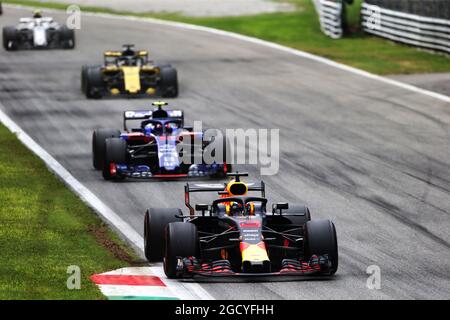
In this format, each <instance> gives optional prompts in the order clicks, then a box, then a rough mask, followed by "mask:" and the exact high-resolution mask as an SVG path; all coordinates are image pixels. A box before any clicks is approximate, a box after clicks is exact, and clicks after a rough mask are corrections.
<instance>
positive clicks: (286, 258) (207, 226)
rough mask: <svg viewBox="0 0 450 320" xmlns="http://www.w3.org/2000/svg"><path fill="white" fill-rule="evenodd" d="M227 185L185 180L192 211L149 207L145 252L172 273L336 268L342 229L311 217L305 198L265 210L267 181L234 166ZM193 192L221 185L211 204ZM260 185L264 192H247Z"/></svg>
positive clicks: (294, 272)
mask: <svg viewBox="0 0 450 320" xmlns="http://www.w3.org/2000/svg"><path fill="white" fill-rule="evenodd" d="M228 175H229V176H231V177H233V178H232V180H231V181H230V182H229V183H228V184H194V185H190V184H186V186H185V203H186V206H187V208H188V210H189V213H188V214H183V212H182V210H181V209H148V210H147V212H146V213H145V221H144V241H145V243H144V246H145V255H146V258H147V260H148V261H149V262H157V261H163V262H164V271H165V274H166V275H167V277H169V278H190V277H194V276H204V277H227V276H234V277H261V276H263V277H265V276H305V275H311V276H316V275H325V276H330V275H333V274H334V273H336V271H337V269H338V245H337V237H336V229H335V226H334V224H333V223H332V222H331V221H329V220H311V214H310V211H309V209H308V208H307V207H306V206H304V205H294V204H288V203H276V204H273V205H272V210H271V212H268V211H267V202H268V201H267V199H266V198H265V185H264V183H263V182H260V183H245V182H242V181H241V179H240V178H241V177H243V176H247V175H248V174H246V173H229V174H228ZM193 192H217V193H218V194H219V196H218V198H216V199H215V200H213V201H212V202H211V203H210V204H197V205H195V208H194V207H193V206H192V205H191V202H190V195H191V193H193ZM250 192H259V193H260V196H253V195H249V193H250Z"/></svg>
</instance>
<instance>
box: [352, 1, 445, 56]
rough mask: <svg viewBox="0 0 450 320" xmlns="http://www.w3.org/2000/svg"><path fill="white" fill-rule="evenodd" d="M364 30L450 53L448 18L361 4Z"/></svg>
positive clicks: (394, 39)
mask: <svg viewBox="0 0 450 320" xmlns="http://www.w3.org/2000/svg"><path fill="white" fill-rule="evenodd" d="M361 17H362V26H363V29H364V31H365V32H367V33H370V34H373V35H376V36H380V37H383V38H387V39H390V40H393V41H398V42H402V43H406V44H410V45H414V46H418V47H423V48H428V49H433V50H439V51H445V52H449V53H450V20H445V19H438V18H431V17H424V16H420V15H415V14H410V13H404V12H399V11H394V10H390V9H385V8H381V7H379V6H376V5H371V4H367V3H363V5H362V9H361Z"/></svg>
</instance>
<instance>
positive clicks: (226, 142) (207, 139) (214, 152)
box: [177, 121, 280, 176]
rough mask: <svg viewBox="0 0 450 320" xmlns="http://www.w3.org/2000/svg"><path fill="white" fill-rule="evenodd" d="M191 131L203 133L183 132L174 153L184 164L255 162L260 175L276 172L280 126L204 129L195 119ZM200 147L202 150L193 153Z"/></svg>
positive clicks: (250, 163) (278, 156) (248, 163)
mask: <svg viewBox="0 0 450 320" xmlns="http://www.w3.org/2000/svg"><path fill="white" fill-rule="evenodd" d="M193 132H194V133H196V132H202V133H203V134H202V135H197V134H192V135H183V141H182V143H180V144H178V146H177V149H178V150H177V152H178V154H180V155H181V156H180V162H181V163H183V164H190V165H192V164H196V165H200V164H206V165H212V164H223V163H226V164H232V165H235V164H238V165H258V166H259V167H260V169H261V171H260V172H261V175H264V176H267V175H275V174H277V173H278V170H279V168H280V165H279V159H280V130H279V129H251V128H250V129H242V128H240V129H239V128H238V129H226V130H224V131H221V130H217V129H208V130H203V126H202V122H201V121H195V122H194V127H193ZM193 150H202V152H192V151H193Z"/></svg>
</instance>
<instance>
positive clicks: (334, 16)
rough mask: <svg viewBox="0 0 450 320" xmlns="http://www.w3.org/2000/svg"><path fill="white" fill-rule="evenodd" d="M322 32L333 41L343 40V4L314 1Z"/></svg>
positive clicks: (325, 0) (323, 0) (320, 0)
mask: <svg viewBox="0 0 450 320" xmlns="http://www.w3.org/2000/svg"><path fill="white" fill-rule="evenodd" d="M314 4H315V6H316V10H317V13H318V14H319V20H320V27H321V29H322V32H323V33H325V34H326V35H327V36H329V37H331V38H333V39H339V38H342V35H343V33H344V32H343V29H342V10H343V8H342V6H343V4H342V2H341V1H337V2H333V1H328V0H314Z"/></svg>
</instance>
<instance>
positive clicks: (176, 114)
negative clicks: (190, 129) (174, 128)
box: [123, 110, 184, 131]
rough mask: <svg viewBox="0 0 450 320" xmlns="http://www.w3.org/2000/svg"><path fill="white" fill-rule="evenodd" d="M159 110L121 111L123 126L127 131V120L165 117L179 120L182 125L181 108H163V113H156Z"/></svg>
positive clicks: (182, 115)
mask: <svg viewBox="0 0 450 320" xmlns="http://www.w3.org/2000/svg"><path fill="white" fill-rule="evenodd" d="M158 112H160V110H155V111H151V110H136V111H125V112H124V113H123V128H124V130H125V131H127V121H130V120H148V119H154V118H165V119H169V118H170V119H174V120H181V124H182V125H183V126H184V113H183V111H182V110H163V111H162V112H164V113H165V114H158Z"/></svg>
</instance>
